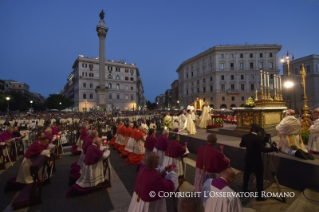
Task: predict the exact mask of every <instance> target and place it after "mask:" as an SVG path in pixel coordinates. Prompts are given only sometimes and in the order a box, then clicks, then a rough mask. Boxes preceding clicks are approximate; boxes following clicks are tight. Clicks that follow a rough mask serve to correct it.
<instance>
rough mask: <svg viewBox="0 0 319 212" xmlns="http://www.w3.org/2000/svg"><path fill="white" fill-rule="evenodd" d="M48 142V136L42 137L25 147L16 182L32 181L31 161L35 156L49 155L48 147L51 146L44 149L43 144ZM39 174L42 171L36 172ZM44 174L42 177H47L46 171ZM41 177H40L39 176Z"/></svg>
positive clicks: (45, 144) (27, 182) (25, 182)
mask: <svg viewBox="0 0 319 212" xmlns="http://www.w3.org/2000/svg"><path fill="white" fill-rule="evenodd" d="M48 143H49V138H47V137H43V138H40V140H38V141H35V142H33V143H32V144H31V145H30V146H29V148H28V149H27V151H26V153H25V154H24V159H23V161H22V164H21V167H20V169H19V172H18V176H17V179H16V182H19V183H24V184H29V183H33V178H32V176H31V173H30V166H31V165H32V162H33V161H34V160H35V159H36V158H37V157H36V156H39V155H45V156H48V157H49V156H50V149H51V147H47V148H46V149H45V146H47V144H48ZM38 173H39V175H40V174H41V173H42V171H39V172H38ZM43 173H44V174H45V176H43V177H44V178H45V177H47V175H46V172H45V171H44V172H43ZM39 178H40V179H41V178H42V177H41V176H39Z"/></svg>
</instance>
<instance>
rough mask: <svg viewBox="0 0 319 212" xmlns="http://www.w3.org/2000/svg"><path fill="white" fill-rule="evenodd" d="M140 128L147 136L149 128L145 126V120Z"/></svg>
mask: <svg viewBox="0 0 319 212" xmlns="http://www.w3.org/2000/svg"><path fill="white" fill-rule="evenodd" d="M141 127H143V128H144V132H145V133H146V134H147V133H148V130H149V128H148V126H147V123H146V120H145V119H144V120H143V123H142V124H141Z"/></svg>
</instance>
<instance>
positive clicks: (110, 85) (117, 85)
mask: <svg viewBox="0 0 319 212" xmlns="http://www.w3.org/2000/svg"><path fill="white" fill-rule="evenodd" d="M109 89H112V83H109ZM116 89H118V90H119V89H120V84H118V83H117V84H116ZM128 89H129V87H128V86H127V85H126V86H125V90H128ZM132 90H134V88H133V86H131V91H132Z"/></svg>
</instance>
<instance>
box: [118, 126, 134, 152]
mask: <svg viewBox="0 0 319 212" xmlns="http://www.w3.org/2000/svg"><path fill="white" fill-rule="evenodd" d="M131 133H132V128H131V127H128V128H126V130H125V134H124V136H125V138H124V142H123V144H122V145H120V147H119V148H118V150H119V151H120V152H121V153H122V154H124V151H125V150H124V149H125V146H126V145H127V141H128V139H129V138H130V136H131ZM122 154H121V155H120V157H121V156H122Z"/></svg>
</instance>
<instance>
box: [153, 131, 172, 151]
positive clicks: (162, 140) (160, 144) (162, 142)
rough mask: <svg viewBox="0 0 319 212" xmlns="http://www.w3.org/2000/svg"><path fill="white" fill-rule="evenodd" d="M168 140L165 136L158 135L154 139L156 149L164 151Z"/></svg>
mask: <svg viewBox="0 0 319 212" xmlns="http://www.w3.org/2000/svg"><path fill="white" fill-rule="evenodd" d="M168 143H169V140H168V138H167V137H166V136H164V135H160V136H159V137H158V139H157V141H156V146H155V147H156V149H157V150H161V151H164V152H165V151H166V149H167V145H168Z"/></svg>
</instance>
